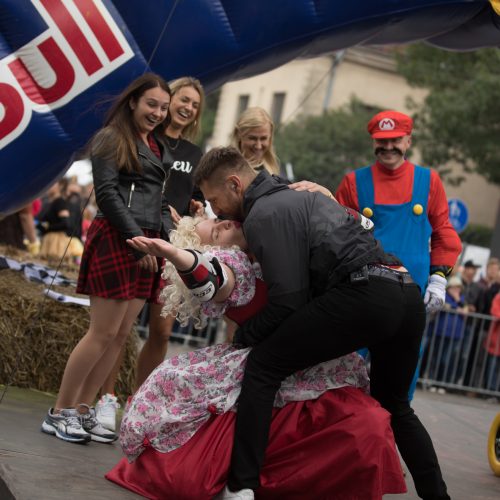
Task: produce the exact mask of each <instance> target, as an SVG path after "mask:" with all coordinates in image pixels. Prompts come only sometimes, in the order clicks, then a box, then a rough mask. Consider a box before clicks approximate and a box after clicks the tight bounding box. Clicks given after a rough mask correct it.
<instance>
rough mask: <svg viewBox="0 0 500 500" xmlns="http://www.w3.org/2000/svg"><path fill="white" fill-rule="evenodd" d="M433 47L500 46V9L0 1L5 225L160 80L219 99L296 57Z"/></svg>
mask: <svg viewBox="0 0 500 500" xmlns="http://www.w3.org/2000/svg"><path fill="white" fill-rule="evenodd" d="M417 40H425V41H427V42H428V43H430V44H433V45H436V46H439V47H442V48H446V49H450V50H473V49H477V48H481V47H495V46H499V45H500V0H489V1H488V0H400V1H399V0H377V1H367V0H350V1H348V2H346V1H341V0H252V1H242V0H113V1H111V0H2V1H1V3H0V186H1V187H0V216H1V215H6V214H8V213H11V212H13V211H14V210H16V209H17V208H19V207H21V206H23V205H25V204H26V203H28V202H29V201H31V200H32V199H33V198H35V197H36V196H37V195H38V194H39V193H41V192H42V191H43V190H44V189H45V188H46V187H47V186H49V185H50V184H51V183H52V182H53V181H54V180H56V179H57V178H58V177H60V176H61V175H62V174H63V173H64V172H65V170H66V169H67V168H68V166H69V164H70V163H71V161H72V157H73V154H74V152H75V151H77V150H78V149H79V148H81V147H82V145H84V144H85V143H86V142H87V141H88V139H89V138H90V136H91V135H92V134H93V133H94V132H95V131H96V130H97V129H98V128H99V126H100V125H101V123H102V118H103V112H104V110H103V109H98V108H99V107H98V106H96V103H98V102H103V101H104V100H105V99H109V98H110V97H112V96H114V95H116V94H118V93H119V92H120V91H121V90H122V89H123V88H124V87H125V86H126V85H127V84H128V82H129V81H131V80H132V79H134V78H135V77H137V76H139V75H140V74H142V73H144V72H145V71H153V72H155V73H159V74H161V75H162V76H163V77H165V78H166V79H172V78H175V77H178V76H183V75H192V76H196V77H198V78H199V79H200V80H201V81H202V83H203V84H204V85H205V87H206V89H207V90H208V91H210V90H211V89H214V88H216V87H218V86H220V85H222V84H223V83H224V82H226V81H229V80H234V79H238V78H243V77H248V76H251V75H254V74H257V73H261V72H263V71H268V70H270V69H272V68H274V67H277V66H279V65H281V64H283V63H285V62H287V61H289V60H291V59H293V58H295V57H298V56H303V57H307V56H311V57H312V56H316V55H319V54H322V53H325V52H328V51H335V50H339V49H344V48H347V47H352V46H354V45H366V44H369V45H377V44H399V43H407V42H413V41H417Z"/></svg>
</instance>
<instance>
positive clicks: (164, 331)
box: [136, 304, 175, 389]
mask: <svg viewBox="0 0 500 500" xmlns="http://www.w3.org/2000/svg"><path fill="white" fill-rule="evenodd" d="M149 307H150V310H149V336H148V339H147V340H146V342H145V343H144V346H143V348H142V350H141V353H140V354H139V358H138V361H137V378H136V389H137V388H139V387H140V386H141V385H142V384H143V382H144V381H145V380H146V379H147V378H148V376H149V374H150V373H151V372H152V371H153V370H154V369H155V368H156V367H157V366H158V365H159V364H160V363H162V362H163V360H164V359H165V356H166V354H167V348H168V339H169V338H170V335H171V333H172V327H173V326H174V322H175V317H174V316H167V317H166V318H163V317H162V316H160V312H161V309H162V305H161V304H150V305H149Z"/></svg>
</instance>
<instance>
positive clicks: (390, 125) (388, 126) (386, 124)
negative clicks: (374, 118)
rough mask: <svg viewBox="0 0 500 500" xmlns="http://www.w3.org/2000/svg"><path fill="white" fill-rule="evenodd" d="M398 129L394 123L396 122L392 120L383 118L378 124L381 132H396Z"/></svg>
mask: <svg viewBox="0 0 500 500" xmlns="http://www.w3.org/2000/svg"><path fill="white" fill-rule="evenodd" d="M395 127H396V124H395V123H394V120H391V119H390V118H383V119H382V120H380V121H379V122H378V128H379V129H380V130H394V128H395Z"/></svg>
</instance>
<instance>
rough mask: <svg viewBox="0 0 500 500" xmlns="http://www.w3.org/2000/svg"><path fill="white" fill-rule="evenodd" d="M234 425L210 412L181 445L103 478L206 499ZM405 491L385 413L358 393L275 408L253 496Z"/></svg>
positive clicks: (214, 489)
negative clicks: (198, 427)
mask: <svg viewBox="0 0 500 500" xmlns="http://www.w3.org/2000/svg"><path fill="white" fill-rule="evenodd" d="M234 423H235V414H234V413H233V412H228V413H225V414H223V415H215V416H213V417H212V418H211V419H210V420H209V421H208V422H207V423H206V424H205V425H204V426H203V427H202V428H200V430H199V431H198V432H197V433H196V434H195V435H194V436H193V437H192V438H191V439H190V440H189V441H188V442H187V443H186V444H185V445H184V446H181V447H180V448H178V449H176V450H174V451H171V452H169V453H160V452H158V451H156V450H155V449H153V448H151V447H149V448H146V450H145V451H144V452H143V453H142V454H141V455H140V456H139V457H138V458H137V459H136V460H135V461H134V462H133V463H129V462H128V461H127V459H125V458H122V459H121V461H120V462H119V463H118V464H117V465H116V466H115V467H114V468H113V469H112V470H111V471H110V472H108V473H107V474H106V478H107V479H109V480H110V481H113V482H115V483H116V484H119V485H120V486H123V487H124V488H127V489H129V490H131V491H134V492H135V493H138V494H139V495H143V496H144V497H146V498H150V499H157V500H166V499H172V500H194V499H196V500H205V499H206V500H209V499H212V498H213V497H214V496H215V495H216V494H217V493H218V492H219V491H220V490H221V489H222V488H223V487H224V485H225V483H226V480H227V475H228V470H229V464H230V459H231V449H232V444H233V433H234ZM405 492H406V485H405V481H404V477H403V473H402V470H401V464H400V461H399V456H398V454H397V452H396V447H395V444H394V436H393V434H392V430H391V427H390V415H389V413H387V412H386V411H385V410H384V409H383V408H381V407H380V405H379V404H378V403H377V402H376V401H375V400H373V399H372V398H370V397H369V396H366V395H365V394H364V393H363V392H362V391H361V390H359V389H356V388H353V387H344V388H341V389H335V390H331V391H328V392H326V393H325V394H323V395H322V396H321V397H319V398H318V399H316V400H312V401H300V402H296V403H289V404H287V405H286V406H285V407H284V408H277V409H275V410H274V413H273V420H272V424H271V432H270V438H269V445H268V448H267V451H266V460H265V463H264V467H263V469H262V471H261V487H260V488H259V489H258V490H257V491H256V492H255V494H256V498H257V499H262V500H265V499H276V500H277V499H280V500H281V499H286V500H309V499H310V500H355V499H356V500H361V499H362V500H375V499H381V498H382V495H384V494H387V493H405Z"/></svg>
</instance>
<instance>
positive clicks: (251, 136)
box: [231, 107, 335, 200]
mask: <svg viewBox="0 0 500 500" xmlns="http://www.w3.org/2000/svg"><path fill="white" fill-rule="evenodd" d="M273 138H274V123H273V121H272V120H271V117H270V116H269V114H268V113H267V112H266V111H265V110H264V109H262V108H259V107H253V108H247V109H246V110H245V111H243V113H241V115H240V117H239V119H238V121H237V122H236V125H235V126H234V130H233V134H232V138H231V145H233V146H235V147H236V148H237V149H238V150H239V151H240V152H241V154H242V155H243V156H244V157H245V159H246V160H247V161H248V163H249V164H250V166H251V167H253V169H254V170H256V171H260V170H264V169H265V170H267V171H268V172H269V173H270V174H273V175H279V174H280V165H279V161H278V157H277V156H276V153H275V151H274V146H273ZM289 187H290V188H291V189H295V190H297V191H311V192H313V191H318V192H320V193H323V194H324V195H325V196H328V197H329V198H331V199H332V200H334V199H335V198H334V196H333V194H332V192H331V191H330V190H329V189H328V188H326V187H324V186H321V185H320V184H317V183H315V182H311V181H306V180H304V181H298V182H294V183H293V184H290V185H289Z"/></svg>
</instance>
